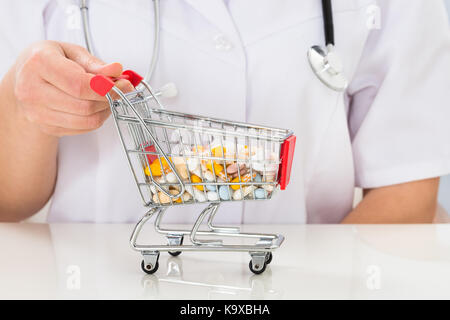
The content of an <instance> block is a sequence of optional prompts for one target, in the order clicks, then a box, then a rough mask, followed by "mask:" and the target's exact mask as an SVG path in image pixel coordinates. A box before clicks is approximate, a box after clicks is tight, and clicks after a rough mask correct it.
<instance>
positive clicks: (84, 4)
mask: <svg viewBox="0 0 450 320" xmlns="http://www.w3.org/2000/svg"><path fill="white" fill-rule="evenodd" d="M88 10H89V6H88V0H80V12H81V20H82V22H83V33H84V40H85V44H86V49H87V50H88V51H89V53H90V54H92V55H95V53H94V46H93V42H92V38H91V28H90V26H89V13H88Z"/></svg>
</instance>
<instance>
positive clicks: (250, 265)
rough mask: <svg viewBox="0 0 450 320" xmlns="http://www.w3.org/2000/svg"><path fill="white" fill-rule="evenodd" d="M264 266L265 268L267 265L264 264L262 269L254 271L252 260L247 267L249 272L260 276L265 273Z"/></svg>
mask: <svg viewBox="0 0 450 320" xmlns="http://www.w3.org/2000/svg"><path fill="white" fill-rule="evenodd" d="M266 266H267V264H266V263H264V265H263V267H262V268H261V269H260V270H255V269H253V263H252V260H250V262H249V264H248V267H249V268H250V271H251V272H253V273H254V274H261V273H263V272H264V271H266Z"/></svg>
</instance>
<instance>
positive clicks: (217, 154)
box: [211, 146, 227, 158]
mask: <svg viewBox="0 0 450 320" xmlns="http://www.w3.org/2000/svg"><path fill="white" fill-rule="evenodd" d="M211 151H212V154H213V156H214V157H216V158H222V157H223V155H224V154H226V153H227V148H222V146H217V147H214V148H212V150H211Z"/></svg>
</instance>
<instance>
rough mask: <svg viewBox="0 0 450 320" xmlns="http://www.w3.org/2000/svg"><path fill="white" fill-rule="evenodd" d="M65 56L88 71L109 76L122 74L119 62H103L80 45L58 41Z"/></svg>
mask: <svg viewBox="0 0 450 320" xmlns="http://www.w3.org/2000/svg"><path fill="white" fill-rule="evenodd" d="M59 44H60V46H61V48H62V50H63V51H64V54H65V56H66V57H67V58H68V59H70V60H72V61H74V62H76V63H77V64H79V65H80V66H82V67H83V68H84V70H85V71H86V72H88V73H93V74H103V75H105V76H110V77H118V76H120V75H121V74H122V70H123V68H122V65H121V64H120V63H117V62H116V63H110V64H105V62H103V61H102V60H100V59H99V58H97V57H95V56H93V55H92V54H90V53H89V51H87V50H86V48H83V47H81V46H78V45H75V44H71V43H65V42H62V43H59Z"/></svg>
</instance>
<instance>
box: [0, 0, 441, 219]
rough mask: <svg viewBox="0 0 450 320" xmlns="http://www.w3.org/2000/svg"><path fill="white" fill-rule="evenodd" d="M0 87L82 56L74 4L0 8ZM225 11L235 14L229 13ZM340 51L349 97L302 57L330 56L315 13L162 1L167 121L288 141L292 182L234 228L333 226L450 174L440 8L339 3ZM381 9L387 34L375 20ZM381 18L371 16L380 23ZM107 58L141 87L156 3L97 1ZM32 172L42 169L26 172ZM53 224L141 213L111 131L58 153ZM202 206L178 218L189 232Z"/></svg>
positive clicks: (256, 2)
mask: <svg viewBox="0 0 450 320" xmlns="http://www.w3.org/2000/svg"><path fill="white" fill-rule="evenodd" d="M0 1H1V2H0V18H1V19H0V47H1V48H2V50H1V52H0V74H3V73H4V72H6V70H7V69H8V68H9V66H10V65H11V64H12V63H13V61H14V60H15V58H16V57H17V55H18V53H19V52H20V51H21V50H22V49H23V48H24V47H26V46H28V45H29V44H30V43H32V42H33V41H37V40H42V39H52V40H58V41H67V42H73V43H78V44H83V43H84V41H83V36H82V29H81V23H80V14H79V10H78V7H77V5H78V2H77V1H71V0H60V1H56V0H29V1H26V0H19V1H7V0H0ZM226 3H228V7H227V5H226ZM333 5H334V20H335V32H336V44H337V49H338V51H339V53H340V55H341V57H342V59H343V62H344V65H345V71H344V72H345V75H346V76H347V77H348V78H349V79H350V86H349V88H348V91H347V93H346V94H345V95H343V94H339V93H336V92H334V91H331V90H330V89H328V88H327V87H325V86H324V85H323V84H322V83H321V82H320V81H319V80H318V79H317V78H316V77H315V75H314V74H313V73H312V71H311V70H310V67H309V64H308V61H307V58H306V52H307V49H308V48H309V47H310V46H312V45H316V44H318V45H322V44H323V43H324V38H323V20H322V17H321V4H320V1H319V0H304V1H298V0H283V1H280V0H246V1H241V0H230V1H228V2H224V1H223V0H162V1H161V53H160V58H159V63H158V65H157V68H156V72H155V75H154V78H153V81H152V83H151V84H152V85H153V86H154V87H156V88H157V87H159V86H161V85H163V84H165V83H167V82H174V83H175V84H176V85H177V87H178V90H179V95H178V96H177V97H176V98H173V99H170V100H166V101H164V102H165V103H166V104H167V106H168V108H170V109H171V110H177V111H184V112H187V113H194V114H201V115H205V116H214V117H219V118H225V119H231V120H237V121H246V122H251V123H256V124H263V125H268V126H274V127H283V128H288V129H292V130H293V131H294V132H295V134H296V135H297V137H298V140H297V148H296V152H295V158H294V164H293V169H292V176H291V183H290V185H289V186H288V188H287V190H286V191H283V192H278V193H277V194H276V195H275V196H274V197H273V199H271V200H270V201H264V202H260V201H257V202H246V203H230V204H225V205H223V206H222V209H221V210H220V214H218V216H217V221H219V222H220V221H222V222H229V223H304V222H310V223H335V222H339V221H340V220H341V219H342V218H343V217H344V216H345V215H346V214H347V213H348V212H349V211H350V210H351V209H352V200H353V191H354V187H355V186H359V187H362V188H374V187H381V186H385V185H392V184H397V183H402V182H408V181H412V180H418V179H424V178H430V177H436V176H441V175H444V174H447V173H450V138H449V137H450V126H449V125H448V121H450V104H449V101H450V90H449V89H448V84H449V83H450V81H449V80H450V74H449V70H450V34H449V27H448V22H447V17H446V15H445V10H444V5H443V3H442V2H441V1H437V0H434V1H424V0H410V1H408V2H407V3H406V2H405V1H400V0H389V1H388V0H380V1H375V0H352V1H349V0H335V1H333ZM374 5H378V6H379V7H380V8H381V15H380V17H381V29H380V30H369V28H368V27H367V24H368V19H370V15H371V13H372V12H376V7H374ZM374 8H375V11H374ZM89 14H90V22H91V29H92V35H93V39H94V46H95V50H96V52H97V55H98V56H99V57H100V58H102V59H103V60H104V61H107V62H113V61H118V62H121V63H122V64H123V65H124V66H125V68H127V69H133V70H136V71H137V72H139V73H141V74H145V73H146V70H147V68H148V65H149V63H150V59H151V52H152V45H153V9H152V5H151V1H149V0H133V1H122V0H108V1H107V0H91V1H90V9H89ZM30 161H32V160H30ZM58 164H59V169H58V179H57V184H56V188H55V193H54V197H53V203H52V207H51V209H50V213H49V218H48V219H49V221H52V222H55V221H58V222H59V221H80V222H89V221H95V222H125V221H135V220H137V219H138V218H139V217H140V216H141V215H142V214H143V213H144V212H145V209H144V207H143V206H142V202H141V200H140V196H139V194H138V192H137V188H136V186H135V184H134V180H133V178H132V175H131V174H130V170H129V168H128V166H127V165H128V164H127V162H126V159H125V156H124V154H123V150H122V148H121V146H120V144H119V139H118V135H117V133H116V131H115V129H114V125H113V121H112V119H109V120H108V121H107V122H106V123H105V125H104V126H103V127H102V128H101V129H99V130H96V131H94V132H91V133H88V134H85V135H81V136H73V137H64V138H62V139H61V140H60V145H59V156H58ZM201 208H202V206H197V205H193V206H183V207H178V208H171V209H170V210H169V211H168V214H167V216H166V221H168V222H191V221H192V219H193V218H194V215H195V214H197V213H198V212H199V211H200V210H201Z"/></svg>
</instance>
